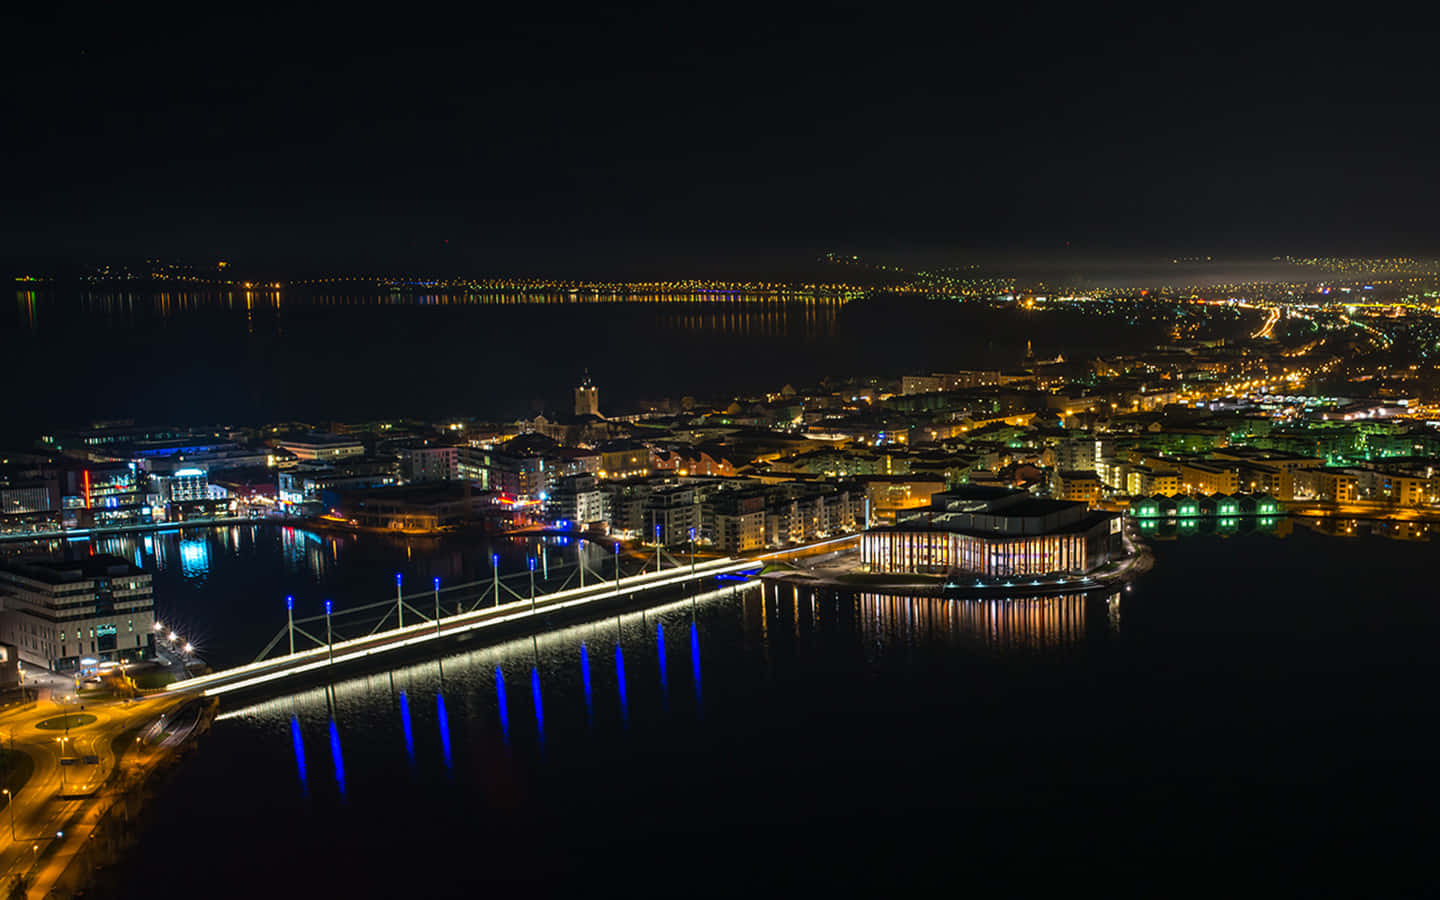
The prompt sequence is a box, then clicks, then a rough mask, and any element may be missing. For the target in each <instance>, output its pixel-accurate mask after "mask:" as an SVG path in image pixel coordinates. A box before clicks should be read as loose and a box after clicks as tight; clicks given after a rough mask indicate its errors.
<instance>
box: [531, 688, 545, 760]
mask: <svg viewBox="0 0 1440 900" xmlns="http://www.w3.org/2000/svg"><path fill="white" fill-rule="evenodd" d="M530 694H531V696H533V697H534V698H535V734H536V736H538V737H539V739H540V746H542V747H543V746H545V707H544V706H542V705H541V703H540V670H539V669H531V670H530Z"/></svg>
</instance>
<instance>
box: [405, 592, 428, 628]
mask: <svg viewBox="0 0 1440 900" xmlns="http://www.w3.org/2000/svg"><path fill="white" fill-rule="evenodd" d="M427 596H428V595H427ZM405 608H406V609H408V610H410V611H411V612H413V613H414V614H415V615H417V616H419V617H420V618H421V619H424V620H425V621H426V622H434V621H435V612H434V610H431V611H430V612H421V611H420V610H418V609H416V608H415V607H413V606H411V605H410V604H408V603H406V604H405Z"/></svg>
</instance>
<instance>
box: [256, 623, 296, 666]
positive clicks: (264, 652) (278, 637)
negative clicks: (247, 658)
mask: <svg viewBox="0 0 1440 900" xmlns="http://www.w3.org/2000/svg"><path fill="white" fill-rule="evenodd" d="M289 633H290V626H289V625H286V626H285V627H284V628H282V629H280V630H279V631H277V632H276V633H275V636H274V637H273V638H271V639H270V643H268V644H266V645H265V649H264V650H261V651H260V653H259V654H258V655H257V656H256V657H255V658H254V659H252V660H251V662H259V661H260V660H262V659H264V658H265V657H266V656H268V655H269V654H270V651H271V650H274V649H275V645H276V644H278V643H280V641H282V640H283V639H284V638H285V635H287V634H289Z"/></svg>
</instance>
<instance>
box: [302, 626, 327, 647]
mask: <svg viewBox="0 0 1440 900" xmlns="http://www.w3.org/2000/svg"><path fill="white" fill-rule="evenodd" d="M295 633H296V634H303V635H304V636H305V637H307V638H309V639H310V640H312V641H314V642H315V646H317V647H324V646H326V643H325V641H322V640H321V639H320V638H318V637H316V636H315V635H313V634H311V633H310V632H308V631H306V630H305V629H303V628H296V629H295Z"/></svg>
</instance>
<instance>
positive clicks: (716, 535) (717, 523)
mask: <svg viewBox="0 0 1440 900" xmlns="http://www.w3.org/2000/svg"><path fill="white" fill-rule="evenodd" d="M703 515H704V518H705V533H706V534H707V535H708V536H709V538H710V540H711V542H712V543H713V544H714V545H715V546H716V548H718V549H719V550H721V551H723V552H725V553H744V552H745V551H747V550H758V549H761V548H763V547H764V546H765V489H764V488H760V487H753V488H747V489H740V490H729V491H720V492H718V493H716V494H715V495H714V496H713V497H712V498H711V500H710V502H709V503H707V504H705V507H704V509H703Z"/></svg>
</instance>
